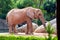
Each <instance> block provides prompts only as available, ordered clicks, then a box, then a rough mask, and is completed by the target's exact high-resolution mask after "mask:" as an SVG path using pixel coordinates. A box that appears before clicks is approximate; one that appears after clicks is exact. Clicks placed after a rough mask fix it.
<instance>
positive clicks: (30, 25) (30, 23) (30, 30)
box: [26, 19, 33, 34]
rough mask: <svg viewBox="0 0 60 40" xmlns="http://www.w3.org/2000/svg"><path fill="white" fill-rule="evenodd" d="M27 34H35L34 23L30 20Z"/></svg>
mask: <svg viewBox="0 0 60 40" xmlns="http://www.w3.org/2000/svg"><path fill="white" fill-rule="evenodd" d="M26 34H33V27H32V21H31V20H30V19H28V20H27V30H26Z"/></svg>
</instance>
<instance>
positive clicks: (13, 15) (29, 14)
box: [6, 7, 46, 34]
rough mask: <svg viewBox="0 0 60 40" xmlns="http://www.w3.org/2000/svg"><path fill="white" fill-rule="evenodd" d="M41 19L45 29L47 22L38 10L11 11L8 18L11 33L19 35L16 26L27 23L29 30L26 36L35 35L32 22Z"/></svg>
mask: <svg viewBox="0 0 60 40" xmlns="http://www.w3.org/2000/svg"><path fill="white" fill-rule="evenodd" d="M33 19H40V20H41V22H42V24H43V25H44V27H45V22H46V20H45V19H44V16H43V13H42V11H41V10H40V9H38V8H33V7H26V8H23V9H18V8H15V9H11V10H10V11H9V12H8V13H7V16H6V20H7V24H8V28H9V33H18V31H17V30H16V27H15V25H17V24H21V23H24V22H26V23H27V28H26V29H27V30H26V32H25V34H33V27H32V20H33Z"/></svg>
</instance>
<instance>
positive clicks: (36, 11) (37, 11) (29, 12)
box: [27, 8, 46, 27]
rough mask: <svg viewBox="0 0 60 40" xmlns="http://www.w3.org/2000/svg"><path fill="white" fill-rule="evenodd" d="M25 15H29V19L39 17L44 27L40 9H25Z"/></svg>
mask: <svg viewBox="0 0 60 40" xmlns="http://www.w3.org/2000/svg"><path fill="white" fill-rule="evenodd" d="M27 16H28V17H30V18H31V19H34V18H36V19H40V20H41V22H42V24H43V25H44V27H45V26H46V25H45V22H46V21H45V19H44V16H43V13H42V11H41V10H40V9H36V8H30V9H28V10H27Z"/></svg>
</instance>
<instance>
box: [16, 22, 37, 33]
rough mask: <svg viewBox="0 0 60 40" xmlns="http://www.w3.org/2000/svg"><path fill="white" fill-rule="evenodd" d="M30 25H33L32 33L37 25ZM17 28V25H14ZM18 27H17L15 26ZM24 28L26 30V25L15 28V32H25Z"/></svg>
mask: <svg viewBox="0 0 60 40" xmlns="http://www.w3.org/2000/svg"><path fill="white" fill-rule="evenodd" d="M32 25H33V31H35V29H36V28H38V25H37V24H35V23H32ZM16 26H17V25H16ZM17 27H18V26H17ZM26 28H27V24H25V25H23V26H21V27H18V28H17V30H18V32H22V33H23V32H25V31H26Z"/></svg>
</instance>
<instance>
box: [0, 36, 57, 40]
mask: <svg viewBox="0 0 60 40" xmlns="http://www.w3.org/2000/svg"><path fill="white" fill-rule="evenodd" d="M0 40H46V39H45V38H44V37H39V36H30V35H29V36H28V35H27V36H23V35H22V36H17V35H0ZM52 40H57V37H54V38H53V39H52Z"/></svg>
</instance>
